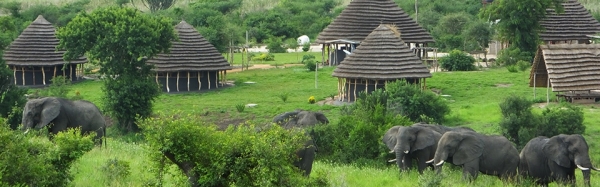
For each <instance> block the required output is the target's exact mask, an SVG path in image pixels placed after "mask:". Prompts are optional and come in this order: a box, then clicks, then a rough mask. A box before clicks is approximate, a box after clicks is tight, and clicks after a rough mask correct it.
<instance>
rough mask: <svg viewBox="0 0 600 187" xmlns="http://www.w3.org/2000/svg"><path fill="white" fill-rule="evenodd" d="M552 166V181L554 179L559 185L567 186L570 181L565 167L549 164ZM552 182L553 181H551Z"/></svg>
mask: <svg viewBox="0 0 600 187" xmlns="http://www.w3.org/2000/svg"><path fill="white" fill-rule="evenodd" d="M549 166H550V171H551V173H552V174H551V175H552V176H551V177H550V178H551V180H552V179H554V180H555V181H556V182H558V183H562V184H565V183H567V181H568V177H567V176H568V175H569V173H568V172H567V171H566V170H564V169H563V167H561V166H558V165H556V164H549ZM550 182H551V181H550Z"/></svg>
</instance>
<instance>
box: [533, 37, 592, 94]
mask: <svg viewBox="0 0 600 187" xmlns="http://www.w3.org/2000/svg"><path fill="white" fill-rule="evenodd" d="M535 72H537V73H538V75H537V76H538V77H539V76H542V77H544V78H545V79H547V78H548V77H549V78H550V83H551V86H552V91H555V92H562V91H587V90H600V44H554V45H540V47H539V48H538V52H537V55H536V56H535V58H534V61H533V68H531V75H530V78H529V85H530V86H533V85H534V82H533V81H534V75H533V74H534V73H535ZM544 73H546V74H547V75H545V74H544ZM540 74H541V75H540ZM539 82H543V81H539ZM539 82H537V83H536V87H538V86H540V83H539ZM543 83H544V85H543V86H545V82H543Z"/></svg>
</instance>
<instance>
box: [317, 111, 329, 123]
mask: <svg viewBox="0 0 600 187" xmlns="http://www.w3.org/2000/svg"><path fill="white" fill-rule="evenodd" d="M315 117H317V120H318V121H319V122H321V123H324V124H328V123H329V119H327V117H325V114H323V113H321V112H315Z"/></svg>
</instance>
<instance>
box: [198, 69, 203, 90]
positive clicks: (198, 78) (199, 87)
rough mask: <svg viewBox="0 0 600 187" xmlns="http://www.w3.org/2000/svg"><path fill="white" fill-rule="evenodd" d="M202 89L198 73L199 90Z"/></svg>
mask: <svg viewBox="0 0 600 187" xmlns="http://www.w3.org/2000/svg"><path fill="white" fill-rule="evenodd" d="M200 89H202V81H200V72H198V90H200Z"/></svg>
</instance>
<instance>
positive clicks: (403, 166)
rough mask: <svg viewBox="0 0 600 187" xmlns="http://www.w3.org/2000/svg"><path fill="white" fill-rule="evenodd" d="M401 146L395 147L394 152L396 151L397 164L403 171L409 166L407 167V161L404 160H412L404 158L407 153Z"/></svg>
mask: <svg viewBox="0 0 600 187" xmlns="http://www.w3.org/2000/svg"><path fill="white" fill-rule="evenodd" d="M400 147H401V146H399V145H396V146H395V147H394V153H396V165H398V168H400V169H401V170H402V171H407V170H408V169H409V168H407V167H406V163H404V162H410V160H407V161H405V160H404V159H405V158H404V157H405V156H406V153H405V152H404V151H403V150H402V149H401V148H400Z"/></svg>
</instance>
